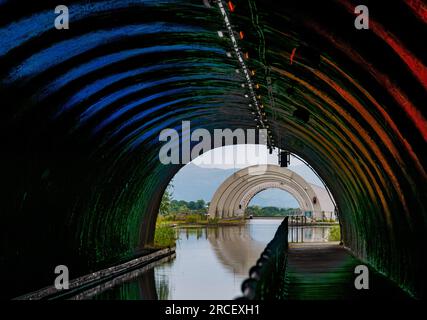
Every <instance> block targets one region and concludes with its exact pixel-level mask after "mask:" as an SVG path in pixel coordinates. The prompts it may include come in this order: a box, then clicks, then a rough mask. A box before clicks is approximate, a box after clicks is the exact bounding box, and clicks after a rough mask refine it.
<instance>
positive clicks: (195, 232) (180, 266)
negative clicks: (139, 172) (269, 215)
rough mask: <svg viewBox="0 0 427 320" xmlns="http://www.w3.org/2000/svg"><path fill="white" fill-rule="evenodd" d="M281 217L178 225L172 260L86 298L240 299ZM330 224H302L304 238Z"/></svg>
mask: <svg viewBox="0 0 427 320" xmlns="http://www.w3.org/2000/svg"><path fill="white" fill-rule="evenodd" d="M282 220H283V219H280V218H279V219H277V218H276V219H252V220H248V221H247V223H245V224H242V225H237V226H229V225H227V226H194V225H193V226H191V227H188V226H187V227H185V226H178V227H176V228H175V231H176V235H177V238H178V240H177V245H176V257H175V258H173V259H169V260H168V261H165V262H164V263H161V264H156V265H155V266H154V267H153V268H152V269H151V270H146V271H145V272H142V273H141V274H140V275H138V276H137V277H134V278H132V279H128V280H127V281H124V282H123V283H120V284H117V285H115V286H113V287H110V288H108V289H107V290H104V291H102V292H100V293H99V294H98V295H95V296H91V297H87V299H97V300H125V299H131V300H145V299H148V300H151V299H159V300H185V299H190V300H192V299H196V300H224V299H225V300H228V299H234V298H236V297H239V296H241V284H242V282H243V281H244V280H245V279H246V278H247V277H248V271H249V269H250V268H251V267H252V266H253V264H254V263H255V262H256V261H257V259H258V258H259V255H260V254H261V252H262V251H263V250H264V248H265V246H266V245H267V244H268V243H269V242H270V241H271V239H272V238H273V237H274V234H275V232H276V230H277V228H278V226H279V225H280V223H281V222H282ZM328 228H329V227H327V226H318V227H312V226H310V227H305V228H304V231H303V232H302V234H303V235H304V239H303V240H304V241H306V242H311V241H316V242H317V241H319V242H327V240H328ZM290 229H291V230H292V228H290ZM299 234H301V230H300V231H299Z"/></svg>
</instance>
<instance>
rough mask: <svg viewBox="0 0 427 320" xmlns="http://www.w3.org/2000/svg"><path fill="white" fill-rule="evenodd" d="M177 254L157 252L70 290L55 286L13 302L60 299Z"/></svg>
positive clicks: (79, 280)
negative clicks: (58, 288)
mask: <svg viewBox="0 0 427 320" xmlns="http://www.w3.org/2000/svg"><path fill="white" fill-rule="evenodd" d="M174 253H175V248H167V249H162V250H158V251H155V252H153V253H150V254H148V255H145V256H142V257H139V258H136V259H133V260H130V261H128V262H125V263H122V264H119V265H117V266H113V267H110V268H107V269H102V270H99V271H96V272H93V273H90V274H87V275H84V276H81V277H79V278H76V279H73V280H70V284H69V289H68V290H57V289H56V288H55V286H53V285H52V286H49V287H45V288H43V289H40V290H37V291H34V292H30V293H28V294H25V295H22V296H19V297H17V298H14V299H13V300H41V299H54V298H59V297H66V296H70V295H73V294H77V293H78V292H81V291H82V290H87V289H88V288H90V287H92V286H95V285H98V284H100V283H102V282H104V281H107V280H111V279H112V278H115V277H117V276H120V275H122V274H125V273H127V272H130V271H133V270H135V269H138V268H141V267H143V266H145V265H147V264H149V263H152V262H154V261H157V260H159V259H162V258H164V257H167V256H171V255H173V254H174Z"/></svg>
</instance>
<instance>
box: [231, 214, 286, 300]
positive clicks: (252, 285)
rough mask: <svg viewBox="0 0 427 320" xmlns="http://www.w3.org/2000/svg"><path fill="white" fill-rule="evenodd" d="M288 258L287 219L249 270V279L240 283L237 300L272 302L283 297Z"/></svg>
mask: <svg viewBox="0 0 427 320" xmlns="http://www.w3.org/2000/svg"><path fill="white" fill-rule="evenodd" d="M287 257H288V217H286V218H285V219H284V220H283V222H282V223H281V224H280V226H279V228H278V229H277V231H276V233H275V235H274V238H273V240H271V241H270V242H269V243H268V244H267V246H266V247H265V249H264V251H263V252H262V253H261V255H260V258H259V259H258V260H257V262H256V264H255V265H254V266H253V267H252V268H251V269H250V270H249V278H247V279H246V280H245V281H243V283H242V293H243V296H242V297H240V298H239V300H273V299H280V298H281V297H283V289H284V280H285V271H286V263H287Z"/></svg>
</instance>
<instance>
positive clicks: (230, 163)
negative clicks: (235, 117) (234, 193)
mask: <svg viewBox="0 0 427 320" xmlns="http://www.w3.org/2000/svg"><path fill="white" fill-rule="evenodd" d="M192 163H193V164H195V165H197V166H199V167H203V168H218V169H233V168H237V169H242V168H246V167H249V166H252V165H256V164H278V150H277V149H274V151H273V154H269V152H268V149H267V147H266V146H264V145H258V146H256V145H252V144H251V145H237V146H226V147H222V148H216V149H213V150H210V151H208V152H206V153H204V154H203V155H201V156H199V157H198V158H196V159H194V160H193V161H192ZM300 165H303V166H306V165H305V164H304V163H303V162H302V161H300V160H298V159H297V158H295V157H291V165H290V166H289V168H290V169H291V167H292V166H294V167H295V166H300Z"/></svg>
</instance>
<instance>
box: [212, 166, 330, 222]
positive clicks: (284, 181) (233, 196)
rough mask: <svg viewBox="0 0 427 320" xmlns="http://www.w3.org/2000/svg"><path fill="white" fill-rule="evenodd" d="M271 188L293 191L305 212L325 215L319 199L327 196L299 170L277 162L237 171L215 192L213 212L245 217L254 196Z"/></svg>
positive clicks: (222, 215) (317, 216)
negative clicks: (282, 165)
mask: <svg viewBox="0 0 427 320" xmlns="http://www.w3.org/2000/svg"><path fill="white" fill-rule="evenodd" d="M271 188H277V189H281V190H284V191H286V192H289V193H290V194H291V195H292V196H293V197H294V198H295V199H296V200H297V202H298V204H299V207H300V209H301V211H302V212H303V213H307V215H310V216H312V217H313V218H323V216H324V211H325V210H324V209H323V208H322V204H321V202H320V201H319V199H320V198H322V199H324V197H323V195H319V194H318V193H319V191H317V192H316V189H317V188H313V186H312V185H311V184H310V183H308V182H307V181H305V180H304V178H302V177H301V176H299V175H298V174H296V173H295V172H293V171H291V170H289V169H286V168H282V167H279V166H276V165H256V166H252V167H247V168H244V169H242V170H240V171H237V172H235V173H234V174H233V175H231V176H230V177H229V178H227V179H226V180H225V181H224V182H223V183H222V184H221V186H220V187H219V188H218V190H217V191H216V192H215V194H214V196H213V198H212V201H211V204H210V206H209V215H210V216H211V217H219V218H229V217H234V216H243V215H244V213H245V210H246V208H247V206H248V204H249V202H250V201H251V199H252V198H253V197H254V196H255V195H256V194H258V193H259V192H261V191H263V190H266V189H271ZM329 207H330V206H329Z"/></svg>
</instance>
